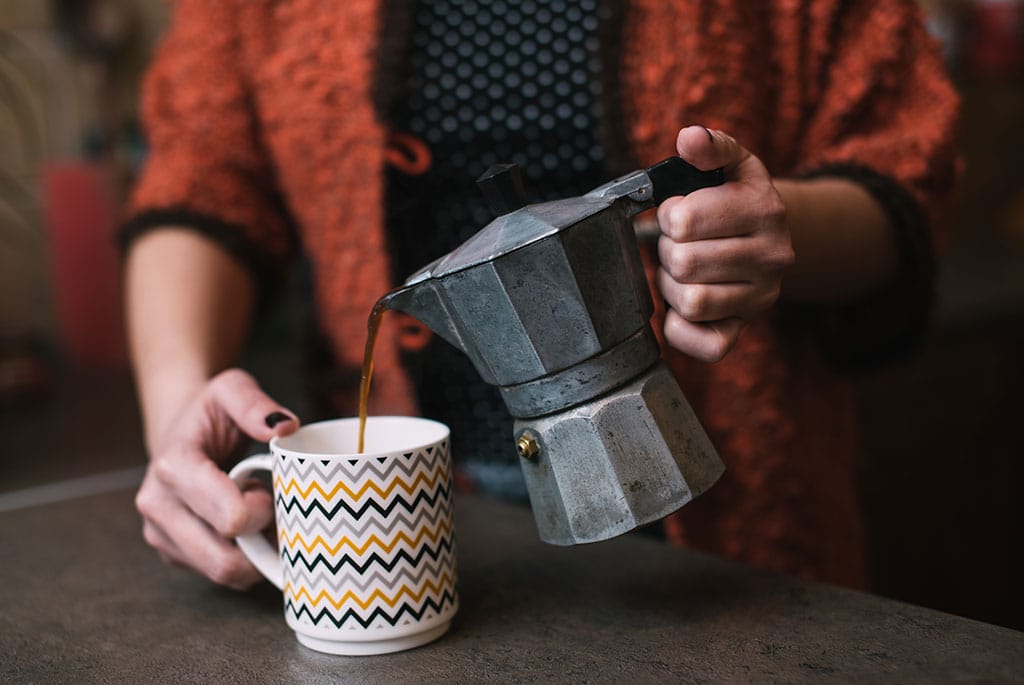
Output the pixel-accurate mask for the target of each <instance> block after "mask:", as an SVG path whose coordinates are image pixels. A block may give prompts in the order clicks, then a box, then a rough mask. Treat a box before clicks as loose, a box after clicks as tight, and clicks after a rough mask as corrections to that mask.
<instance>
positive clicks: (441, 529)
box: [277, 521, 452, 556]
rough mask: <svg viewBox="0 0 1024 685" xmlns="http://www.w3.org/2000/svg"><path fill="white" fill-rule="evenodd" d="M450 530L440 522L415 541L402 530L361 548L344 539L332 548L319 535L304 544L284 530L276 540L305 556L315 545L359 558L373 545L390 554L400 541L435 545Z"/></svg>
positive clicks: (448, 523) (298, 536)
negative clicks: (347, 550)
mask: <svg viewBox="0 0 1024 685" xmlns="http://www.w3.org/2000/svg"><path fill="white" fill-rule="evenodd" d="M451 530H452V523H451V521H441V522H439V523H438V525H437V530H433V531H432V530H430V529H429V528H426V527H424V528H422V529H421V530H420V532H419V533H417V534H416V538H415V539H410V538H409V536H408V535H406V533H405V531H404V530H400V531H398V535H396V536H395V537H394V538H392V539H391V540H390V541H388V540H382V539H380V538H379V537H377V536H376V535H371V536H370V538H369V539H368V540H367V541H366V542H365V543H364V544H363V545H362V547H357V546H356V544H355V543H354V542H353V541H352V540H350V539H349V538H346V537H343V538H341V540H339V541H338V544H336V545H334V546H331V545H330V544H328V543H327V541H326V540H324V539H323V538H322V537H321V536H320V535H317V536H316V537H315V538H313V540H312V541H310V542H306V541H305V540H303V539H302V534H301V533H295V535H294V536H292V537H291V538H289V537H288V532H287V531H285V530H281V532H279V533H278V535H277V539H278V541H280V542H281V543H283V544H284V545H286V546H287V547H288V548H289V549H294V548H295V546H296V545H301V546H302V549H304V550H306V553H307V554H309V553H312V551H313V550H314V549H316V547H317V545H320V546H321V547H323V548H324V549H325V550H327V551H328V552H329V553H330V554H337V553H338V552H340V551H341V548H342V547H349V548H351V550H352V551H353V552H355V553H356V554H358V555H360V556H361V555H363V554H365V553H366V550H368V549H370V547H371V546H373V545H377V546H378V547H380V548H381V549H383V550H384V551H385V552H390V551H391V550H393V549H394V548H395V547H396V546H398V543H400V542H402V541H405V542H406V543H408V544H409V546H410V547H416V546H417V545H419V544H420V543H421V542H422V541H423V538H428V539H429V540H430V542H431V543H433V544H437V541H438V539H439V538H440V537H441V536H442V535H448V534H449V533H451Z"/></svg>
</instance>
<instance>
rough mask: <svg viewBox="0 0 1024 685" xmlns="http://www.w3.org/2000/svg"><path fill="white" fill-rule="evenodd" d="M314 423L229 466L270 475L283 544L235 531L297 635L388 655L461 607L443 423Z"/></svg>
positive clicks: (340, 648)
mask: <svg viewBox="0 0 1024 685" xmlns="http://www.w3.org/2000/svg"><path fill="white" fill-rule="evenodd" d="M358 430H359V420H358V419H356V418H349V419H336V420H333V421H324V422H321V423H313V424H310V425H308V426H303V427H301V428H299V430H298V431H296V432H295V433H293V434H291V435H288V436H285V437H277V438H274V439H273V440H271V441H270V452H271V453H270V454H260V455H256V456H252V457H249V458H247V459H243V460H242V461H241V462H239V463H238V465H237V466H235V467H234V468H233V469H232V470H231V473H230V476H231V478H232V479H233V480H234V481H235V482H236V483H238V484H239V486H242V485H243V484H244V483H245V482H246V481H247V480H248V479H249V477H250V476H251V475H252V474H254V473H256V472H258V471H269V472H271V474H272V477H273V488H274V511H275V521H276V524H277V539H278V548H277V550H276V551H275V550H274V549H273V548H272V547H271V546H270V544H269V543H268V542H267V540H266V539H265V538H264V537H263V536H262V535H260V534H258V533H254V534H251V535H243V536H240V537H239V538H237V541H238V546H239V547H240V548H241V550H242V552H244V553H245V555H246V556H247V557H248V558H249V560H250V561H252V563H253V565H255V566H256V568H257V569H259V571H260V572H261V573H262V574H263V575H264V576H266V577H267V579H268V580H270V581H271V582H272V583H274V584H275V585H276V586H277V587H278V588H280V589H281V590H282V591H283V592H284V605H285V610H284V614H285V620H286V621H287V623H288V625H289V626H290V627H291V628H292V629H293V630H294V631H295V635H296V637H297V638H298V640H299V642H300V643H302V644H303V645H305V646H307V647H309V648H311V649H315V650H317V651H320V652H327V653H330V654H346V655H360V654H384V653H387V652H397V651H400V650H403V649H410V648H412V647H417V646H419V645H422V644H425V643H427V642H430V641H431V640H434V639H436V638H438V637H440V636H441V635H443V634H444V633H445V631H447V630H448V627H449V625H450V624H451V620H452V617H453V616H454V615H455V612H456V611H457V610H458V596H457V594H456V591H455V576H456V569H455V533H454V529H453V527H452V499H451V492H452V491H451V487H452V485H451V484H452V479H451V457H450V454H449V441H448V437H449V431H448V427H447V426H445V425H444V424H442V423H438V422H437V421H431V420H429V419H420V418H413V417H401V416H374V417H370V418H368V419H367V426H366V445H365V447H366V449H365V450H364V452H363V453H362V454H357V453H356V445H357V436H358Z"/></svg>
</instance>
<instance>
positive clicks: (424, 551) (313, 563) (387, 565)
mask: <svg viewBox="0 0 1024 685" xmlns="http://www.w3.org/2000/svg"><path fill="white" fill-rule="evenodd" d="M442 552H447V553H448V554H451V553H452V541H451V540H449V539H448V536H442V537H441V539H440V540H439V541H438V543H437V548H431V546H430V545H428V544H424V545H423V546H422V547H421V548H420V550H419V551H418V552H417V553H416V556H415V557H413V556H412V555H410V554H409V552H407V551H406V550H404V549H400V550H398V554H396V555H395V556H394V558H393V559H391V561H386V560H385V559H384V558H383V557H381V556H380V555H379V554H377V553H376V552H374V553H373V554H371V555H370V556H368V557H364V558H365V560H366V563H364V564H360V563H359V562H358V560H356V559H354V558H352V557H350V556H348V555H347V554H346V555H345V556H343V557H342V558H341V559H339V560H338V563H337V564H332V563H331V562H330V561H329V560H328V559H327V558H326V557H324V555H322V554H317V555H316V556H315V557H313V559H312V560H310V559H307V558H306V556H305V555H304V554H303V553H302V551H301V550H299V551H297V552H295V556H292V555H291V554H289V553H288V550H287V549H286V550H284V551H282V552H281V558H282V559H284V560H285V561H286V562H287V563H288V564H289V565H291V566H298V565H299V563H300V562H301V563H302V565H303V566H305V567H306V568H307V569H309V570H310V571H312V570H313V569H315V568H316V567H317V565H318V564H323V565H324V566H326V567H327V569H328V570H330V572H331V573H338V572H339V571H341V569H343V568H344V567H345V566H346V564H347V565H348V566H351V567H352V568H353V570H355V571H356V572H358V573H365V572H366V569H368V568H370V566H373V565H374V564H377V565H379V566H380V567H381V568H383V569H384V570H386V571H392V570H393V569H394V568H395V566H397V565H398V564H399V563H401V562H402V561H405V562H406V563H408V564H409V565H410V566H412V567H413V568H416V566H417V565H419V563H420V562H421V561H422V560H423V557H424V556H428V557H430V559H431V560H432V561H437V559H438V557H440V556H441V554H442Z"/></svg>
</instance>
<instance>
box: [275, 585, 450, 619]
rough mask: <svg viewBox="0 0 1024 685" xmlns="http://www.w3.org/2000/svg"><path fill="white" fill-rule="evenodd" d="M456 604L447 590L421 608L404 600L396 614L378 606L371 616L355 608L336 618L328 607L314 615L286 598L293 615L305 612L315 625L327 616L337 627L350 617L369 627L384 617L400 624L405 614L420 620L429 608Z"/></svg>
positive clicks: (296, 615)
mask: <svg viewBox="0 0 1024 685" xmlns="http://www.w3.org/2000/svg"><path fill="white" fill-rule="evenodd" d="M454 604H455V595H454V594H453V593H451V592H449V591H448V590H445V591H444V594H442V595H441V601H440V602H435V601H434V598H433V597H428V598H427V599H426V600H424V602H423V606H421V607H420V608H419V610H417V609H414V608H413V607H412V605H411V604H407V603H404V602H403V603H402V606H401V607H399V609H398V611H397V612H396V613H395V615H394V616H392V615H391V614H389V613H387V612H386V611H384V609H382V608H380V607H377V608H376V609H374V610H373V611H372V612H371V613H370V615H369V616H367V617H366V618H365V619H364V618H363V617H362V616H360V615H359V614H358V613H356V611H355V610H354V609H349V610H348V611H346V612H345V613H344V614H342V615H341V616H340V617H338V618H335V617H334V615H333V614H332V613H331V612H330V611H329V610H328V609H326V608H324V609H321V610H320V613H319V614H317V615H316V616H314V615H313V612H312V611H310V609H309V607H308V606H306V605H305V604H302V605H301V606H300V607H299V608H298V609H296V608H295V604H294V603H293V602H292V600H291V599H287V600H285V608H286V609H288V610H289V611H291V612H292V615H293V616H295V618H296V619H300V618H302V615H303V614H305V615H306V616H308V617H309V620H311V621H312V622H313V625H319V624H320V621H321V620H323V619H325V618H326V619H327V620H329V621H330V622H331V623H333V624H334V627H335V628H340V627H341V626H343V625H344V624H345V622H346V621H348V620H349V619H355V621H356V622H357V623H358V624H359V625H361V626H362V627H363V628H369V627H370V625H372V624H373V622H374V621H376V620H377V619H378V618H383V619H384V620H385V621H387V623H388V625H391V626H396V625H398V621H399V620H400V619H401V618H402V615H403V614H408V615H409V617H410V618H411V619H413V620H415V621H418V620H420V619H421V618H423V616H424V615H425V614H426V613H427V609H433V610H434V611H435V612H437V613H438V614H440V613H441V611H442V610H443V609H444V607H445V606H451V605H454Z"/></svg>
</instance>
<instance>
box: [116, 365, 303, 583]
mask: <svg viewBox="0 0 1024 685" xmlns="http://www.w3.org/2000/svg"><path fill="white" fill-rule="evenodd" d="M298 425H299V422H298V420H297V419H296V418H295V417H294V416H293V415H292V414H291V413H289V412H288V411H287V410H285V409H284V408H282V407H281V405H280V404H278V403H277V402H275V401H274V400H272V399H271V398H270V397H268V396H267V395H266V394H265V393H264V392H263V391H262V390H260V388H259V386H258V385H257V384H256V381H255V380H253V378H252V377H251V376H250V375H249V374H247V373H245V372H244V371H241V370H239V369H230V370H228V371H224V372H223V373H221V374H219V375H217V376H216V377H214V378H213V379H212V380H211V381H210V382H209V383H207V385H206V386H205V387H204V388H203V389H202V390H201V391H200V392H199V394H198V395H197V396H196V397H195V398H194V399H193V400H192V401H191V402H190V403H189V404H188V405H187V406H186V407H185V409H184V410H183V411H182V412H181V414H180V415H179V416H178V417H177V418H176V419H175V420H174V421H173V422H172V423H171V425H170V426H169V427H168V428H167V429H165V430H164V431H163V434H162V435H161V436H160V437H158V438H157V439H156V440H154V441H153V445H152V450H151V451H152V454H151V456H150V462H149V466H148V468H147V469H146V475H145V477H144V478H143V481H142V486H141V487H140V488H139V492H138V494H137V495H136V498H135V505H136V508H137V509H138V510H139V512H140V513H141V514H142V517H143V536H144V537H145V539H146V541H147V542H148V543H149V544H150V545H152V546H153V547H155V548H156V549H157V551H158V552H159V553H160V556H161V557H162V558H163V559H164V561H167V562H168V563H173V564H177V565H180V566H186V567H188V568H191V569H193V570H195V571H198V572H199V573H201V574H203V575H205V576H206V577H207V578H209V579H211V580H212V581H214V582H215V583H219V584H221V585H226V586H228V587H231V588H235V589H244V588H247V587H249V586H251V585H253V584H254V583H256V582H257V581H258V580H260V574H259V572H257V571H256V569H255V568H254V567H253V566H252V564H251V563H250V562H249V561H248V559H246V558H245V556H244V555H243V554H242V552H241V551H239V549H238V547H237V546H236V545H235V544H234V541H233V540H232V538H234V537H235V536H237V535H240V534H242V533H245V532H251V531H257V530H260V529H262V528H264V527H266V526H267V525H269V524H270V522H271V521H272V520H273V504H272V501H271V497H270V494H269V493H268V492H267V491H266V490H264V489H262V488H247V489H245V490H241V491H240V490H239V488H238V486H237V485H235V483H233V482H232V481H231V479H230V478H228V476H227V474H226V473H224V471H222V470H221V466H220V465H221V464H224V463H230V462H231V461H233V460H234V459H237V458H238V457H240V456H241V455H242V454H243V453H244V450H245V448H246V447H247V446H248V445H249V443H250V442H251V441H252V440H259V441H264V442H265V441H267V440H270V439H271V438H273V437H275V436H281V435H287V434H289V433H292V432H294V431H295V430H296V429H297V428H298Z"/></svg>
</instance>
